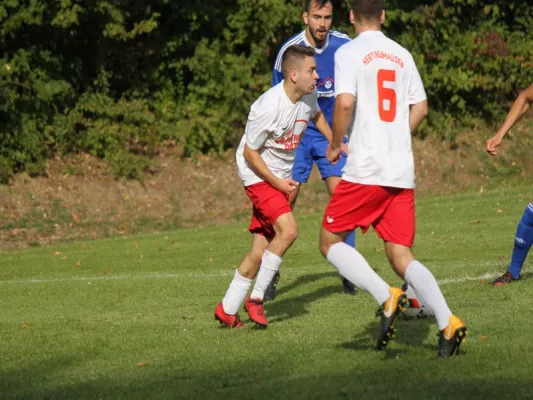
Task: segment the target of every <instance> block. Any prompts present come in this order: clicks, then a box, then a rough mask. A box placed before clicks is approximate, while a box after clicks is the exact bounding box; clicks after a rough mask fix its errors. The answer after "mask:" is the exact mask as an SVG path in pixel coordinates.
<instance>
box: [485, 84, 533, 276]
mask: <svg viewBox="0 0 533 400" xmlns="http://www.w3.org/2000/svg"><path fill="white" fill-rule="evenodd" d="M532 103H533V85H531V86H529V87H528V88H527V89H526V90H524V91H522V93H520V95H519V96H518V98H517V99H516V101H515V102H514V104H513V106H512V107H511V110H510V111H509V114H508V115H507V118H506V119H505V121H504V123H503V125H502V126H501V127H500V129H498V132H496V135H494V136H493V137H491V138H490V139H489V140H487V144H486V145H487V152H488V153H489V154H490V155H491V156H495V155H496V154H498V151H497V149H498V147H499V146H500V144H501V143H502V140H503V137H504V136H505V135H506V134H507V132H509V130H510V129H511V128H512V127H513V125H514V124H515V123H516V122H517V121H518V120H519V119H520V118H522V117H523V116H524V114H525V113H526V111H527V110H528V109H529V107H530V106H531V104H532ZM532 245H533V201H532V202H531V203H529V204H528V205H527V207H526V209H525V210H524V214H523V215H522V218H521V219H520V221H519V222H518V226H517V227H516V234H515V240H514V248H513V254H512V256H511V262H510V263H509V267H508V268H507V271H505V273H504V274H503V275H502V276H500V277H499V278H497V279H496V280H495V281H494V282H492V285H493V286H502V285H505V284H507V283H512V282H514V281H516V280H517V279H518V278H519V277H520V272H521V271H522V267H523V266H524V262H525V261H526V257H527V253H528V252H529V249H530V248H531V246H532Z"/></svg>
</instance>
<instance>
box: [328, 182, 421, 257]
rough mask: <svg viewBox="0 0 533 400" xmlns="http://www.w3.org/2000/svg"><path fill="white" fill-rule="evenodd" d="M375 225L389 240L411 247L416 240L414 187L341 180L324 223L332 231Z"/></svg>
mask: <svg viewBox="0 0 533 400" xmlns="http://www.w3.org/2000/svg"><path fill="white" fill-rule="evenodd" d="M370 225H372V226H373V227H374V230H375V231H376V233H377V234H378V236H379V237H380V238H381V239H383V240H385V241H387V242H392V243H396V244H401V245H404V246H408V247H412V246H413V242H414V240H415V194H414V190H413V189H401V188H393V187H384V186H373V185H361V184H359V183H352V182H348V181H345V180H341V181H340V182H339V184H338V185H337V187H336V188H335V191H334V193H333V195H332V196H331V199H330V201H329V204H328V207H327V209H326V212H325V213H324V218H323V220H322V226H323V227H324V228H326V229H327V230H328V231H330V232H333V233H339V232H346V231H353V230H354V229H355V228H357V227H360V228H361V229H362V231H363V233H365V232H366V231H367V230H368V228H369V227H370Z"/></svg>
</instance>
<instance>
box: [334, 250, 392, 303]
mask: <svg viewBox="0 0 533 400" xmlns="http://www.w3.org/2000/svg"><path fill="white" fill-rule="evenodd" d="M327 260H328V261H329V262H330V263H331V264H333V265H334V266H335V268H337V269H338V270H339V274H341V275H342V276H344V277H345V278H346V279H348V280H349V281H350V282H352V283H353V284H354V285H355V286H357V287H360V288H361V289H363V290H366V291H367V292H368V293H370V294H371V295H372V296H373V297H374V299H376V301H377V302H378V304H379V305H382V304H383V303H385V302H386V301H387V300H388V299H389V297H390V286H389V285H388V284H387V282H385V281H384V280H383V279H381V277H380V276H379V275H378V274H376V272H375V271H374V270H373V269H372V267H370V265H368V263H367V262H366V260H365V259H364V257H363V256H362V255H361V253H359V252H358V251H357V250H355V249H354V248H353V247H350V246H348V245H347V244H346V243H342V242H340V243H335V244H334V245H333V246H331V247H330V248H329V251H328V254H327Z"/></svg>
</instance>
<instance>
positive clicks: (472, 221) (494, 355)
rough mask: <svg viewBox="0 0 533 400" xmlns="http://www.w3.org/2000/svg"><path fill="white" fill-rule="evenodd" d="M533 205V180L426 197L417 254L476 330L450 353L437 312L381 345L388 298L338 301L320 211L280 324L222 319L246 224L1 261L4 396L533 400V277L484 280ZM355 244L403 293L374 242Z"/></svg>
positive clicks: (9, 255)
mask: <svg viewBox="0 0 533 400" xmlns="http://www.w3.org/2000/svg"><path fill="white" fill-rule="evenodd" d="M530 199H533V188H532V187H522V188H513V189H506V190H501V191H494V192H488V193H487V192H486V193H478V194H476V193H468V194H458V195H455V196H446V197H427V198H423V199H420V200H419V201H418V204H417V215H418V226H417V237H416V243H415V252H416V255H417V257H418V259H419V260H420V261H422V262H423V263H425V264H426V265H427V266H428V267H430V269H432V270H433V272H434V273H435V275H436V277H437V278H438V279H439V280H441V281H444V282H445V284H443V285H442V290H443V292H444V294H445V296H446V297H447V300H448V303H449V304H450V306H451V308H452V310H454V311H455V313H456V314H458V315H459V316H461V317H462V318H464V319H465V320H466V322H467V323H468V325H469V329H470V334H469V340H468V341H467V342H466V343H465V344H464V345H463V350H464V353H465V354H464V355H461V356H460V357H454V358H453V359H448V360H440V359H438V358H437V357H436V350H437V349H436V337H435V335H436V333H437V327H436V325H435V322H434V320H433V319H427V320H422V321H404V320H399V321H398V323H397V327H398V333H397V338H396V340H395V341H394V342H392V343H391V344H390V345H389V347H388V348H387V350H386V351H384V352H378V351H376V350H374V342H375V331H376V329H377V318H375V317H374V313H375V310H376V308H377V305H376V304H375V303H374V300H373V299H372V298H371V297H370V296H369V295H368V294H366V293H359V294H358V295H356V296H353V297H351V296H346V295H342V294H340V279H339V278H338V276H337V275H336V273H335V270H334V268H333V267H331V266H329V265H328V264H327V263H326V262H325V261H324V260H323V259H322V257H321V256H320V254H319V253H318V250H317V243H316V241H317V234H318V229H319V223H320V215H318V214H313V215H297V218H298V221H299V224H300V237H299V239H298V241H297V243H296V244H295V246H294V247H293V248H292V249H291V250H290V252H289V253H288V254H287V256H286V257H285V260H284V262H283V264H282V278H281V280H280V285H279V296H278V298H277V299H276V301H274V302H271V303H269V304H268V305H267V313H268V317H269V320H270V322H271V324H270V326H269V327H268V329H267V330H257V329H254V328H253V327H252V326H251V324H250V323H248V322H247V319H246V322H247V323H246V324H245V327H244V328H243V329H240V330H229V329H218V328H217V324H216V322H215V320H214V318H213V310H214V307H215V306H216V304H217V303H218V302H219V301H220V299H221V298H222V296H223V295H224V293H225V291H226V289H227V286H228V284H229V282H230V280H231V277H232V274H233V270H232V267H234V266H236V265H237V264H238V262H239V261H240V258H241V257H242V255H243V254H244V252H246V251H247V249H248V248H249V242H250V238H249V235H248V234H247V232H246V229H245V226H244V224H236V225H229V226H217V227H213V228H210V229H197V230H195V229H187V230H179V231H176V232H172V233H165V234H161V235H150V236H136V237H130V238H114V239H107V240H101V241H93V242H90V241H86V242H77V243H70V244H64V245H61V246H54V247H47V248H34V249H28V250H24V251H9V252H4V253H1V255H2V257H1V260H2V261H1V266H0V306H1V309H0V311H1V312H0V361H1V362H0V398H25V399H28V398H94V399H97V398H105V399H116V398H143V399H144V398H158V399H160V398H188V399H189V398H201V399H210V398H217V399H219V398H229V397H232V398H273V397H276V398H279V399H282V398H290V399H294V398H301V399H315V398H316V399H322V398H340V399H344V398H354V399H358V398H370V399H374V398H398V399H400V398H407V399H411V398H417V399H431V398H468V399H471V398H498V399H501V398H509V399H511V398H512V399H517V398H531V371H532V370H533V357H531V354H533V351H532V350H533V345H532V342H533V337H532V334H531V323H532V319H531V291H532V290H533V279H523V280H521V281H519V282H517V283H515V284H513V285H509V286H506V287H502V288H492V287H490V286H489V285H488V284H487V283H488V282H489V280H490V279H489V277H485V278H479V277H481V276H483V275H484V274H487V273H489V274H496V273H498V272H501V271H502V268H503V267H504V265H505V264H506V263H507V260H508V258H509V256H510V252H511V249H512V240H513V236H514V230H515V227H516V223H517V221H518V219H519V218H520V216H521V214H522V212H523V210H524V207H525V206H526V204H527V202H528V201H529V200H530ZM357 240H358V246H359V249H360V251H361V252H362V253H363V254H364V255H365V256H366V257H367V259H368V260H369V262H370V264H371V265H372V266H373V267H374V268H375V269H376V270H377V271H378V272H379V273H380V274H382V275H383V276H384V277H385V278H386V279H387V280H388V281H389V282H390V283H392V284H399V279H398V278H397V277H395V276H394V274H393V273H392V271H391V270H390V267H389V266H388V265H387V263H386V260H385V254H384V252H383V249H382V245H381V243H380V242H379V240H378V239H377V238H376V237H375V235H374V234H373V233H372V232H370V233H369V234H367V235H366V236H364V237H363V236H361V235H360V234H359V233H358V237H357ZM530 265H531V264H530ZM529 271H531V267H530V266H528V265H527V264H526V276H525V278H527V275H528V274H529ZM467 278H472V279H470V280H467ZM460 280H464V281H463V282H459V281H460ZM241 315H242V316H245V314H244V312H241ZM138 363H146V364H145V365H144V366H140V365H138ZM141 365H142V364H141Z"/></svg>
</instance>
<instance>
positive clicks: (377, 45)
mask: <svg viewBox="0 0 533 400" xmlns="http://www.w3.org/2000/svg"><path fill="white" fill-rule="evenodd" d="M335 78H336V92H335V95H336V96H338V95H339V94H341V93H350V94H353V95H354V96H355V98H356V107H355V119H354V121H353V125H352V128H351V134H350V141H349V144H348V149H349V154H348V159H347V162H346V166H345V167H344V170H343V172H344V174H343V179H344V180H347V181H350V182H355V183H361V184H365V185H379V186H392V187H399V188H406V189H409V188H414V187H415V173H414V160H413V152H412V150H411V129H410V127H409V106H410V105H412V104H416V103H419V102H421V101H424V100H426V93H425V91H424V85H423V84H422V79H421V78H420V74H419V73H418V70H417V68H416V65H415V62H414V60H413V57H412V56H411V54H410V53H409V52H408V51H407V50H406V49H404V48H403V47H402V46H400V45H399V44H398V43H396V42H394V41H393V40H391V39H389V38H387V37H386V36H385V35H384V34H383V33H382V32H381V31H365V32H362V33H361V34H359V35H358V36H357V38H355V39H354V40H352V41H351V42H349V43H347V44H345V45H343V46H342V47H340V48H339V50H337V52H336V53H335Z"/></svg>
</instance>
